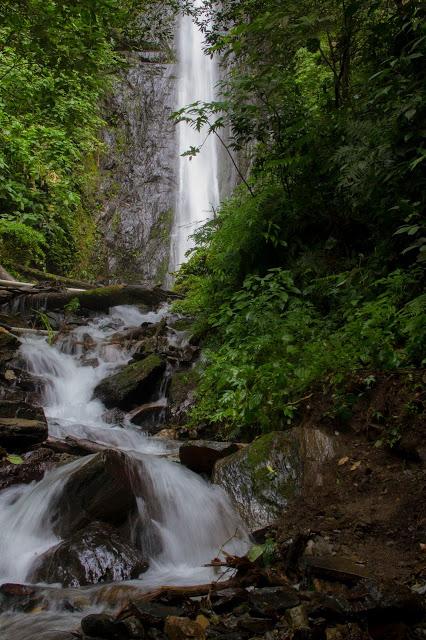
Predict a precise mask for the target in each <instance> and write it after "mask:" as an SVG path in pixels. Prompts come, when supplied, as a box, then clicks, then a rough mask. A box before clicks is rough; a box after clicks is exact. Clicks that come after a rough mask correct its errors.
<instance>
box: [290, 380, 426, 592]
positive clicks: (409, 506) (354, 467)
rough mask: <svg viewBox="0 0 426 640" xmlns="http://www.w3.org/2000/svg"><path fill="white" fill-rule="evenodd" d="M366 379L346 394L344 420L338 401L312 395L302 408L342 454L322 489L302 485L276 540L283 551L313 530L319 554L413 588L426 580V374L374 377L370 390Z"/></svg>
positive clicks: (329, 465)
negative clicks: (340, 558) (339, 558)
mask: <svg viewBox="0 0 426 640" xmlns="http://www.w3.org/2000/svg"><path fill="white" fill-rule="evenodd" d="M367 375H372V374H370V373H369V374H363V375H362V376H357V377H356V378H355V377H354V378H353V379H352V381H351V383H350V385H349V386H348V387H347V389H346V391H345V393H346V403H347V404H350V408H351V411H350V415H347V416H346V420H345V421H343V420H342V418H341V417H340V415H336V410H335V407H336V397H335V396H334V397H331V395H328V396H327V395H326V396H322V397H319V396H318V397H312V398H311V399H310V404H309V405H308V406H305V407H304V410H303V412H302V422H303V424H305V425H311V426H319V425H320V426H321V427H322V428H325V429H327V431H329V432H330V433H332V434H334V437H335V442H336V450H337V455H336V457H335V459H334V460H332V461H331V462H329V463H327V464H326V465H325V467H324V469H323V478H324V482H323V485H322V486H320V487H312V486H309V487H305V488H304V490H303V492H302V495H300V496H298V497H296V498H295V499H293V500H292V502H291V503H290V504H289V508H288V511H286V514H285V517H284V518H283V520H282V522H281V523H280V525H279V528H278V532H277V534H278V539H279V541H280V542H281V544H282V545H283V548H284V547H285V544H286V541H288V539H290V538H294V537H295V536H296V535H297V534H298V533H299V534H300V533H303V534H304V533H308V532H309V531H311V532H313V533H315V534H317V536H314V537H313V539H314V544H317V545H319V548H320V553H321V546H322V548H324V549H325V550H326V552H327V551H328V552H329V553H331V554H332V555H334V554H336V555H337V556H343V557H345V558H349V559H351V560H353V561H354V562H355V563H357V564H359V566H360V567H363V568H365V570H366V572H367V573H369V574H370V575H371V576H372V577H378V578H385V579H393V580H397V581H399V582H405V583H408V584H410V585H413V584H416V582H417V581H418V580H420V582H423V580H424V579H425V578H426V501H425V487H426V473H425V462H426V453H425V445H426V438H425V435H426V418H425V406H426V393H425V380H426V376H425V372H424V371H417V372H409V373H407V372H401V373H398V374H377V373H376V374H375V382H374V384H371V380H369V381H368V384H367V388H366V383H365V379H366V378H367ZM368 387H369V388H368ZM354 397H355V401H354ZM338 400H340V401H342V402H344V401H345V394H343V396H342V397H341V398H340V397H339V398H338ZM331 407H334V408H333V409H331ZM315 540H317V541H318V542H317V543H315ZM423 545H424V546H423ZM316 553H317V552H315V554H316ZM422 578H423V580H422Z"/></svg>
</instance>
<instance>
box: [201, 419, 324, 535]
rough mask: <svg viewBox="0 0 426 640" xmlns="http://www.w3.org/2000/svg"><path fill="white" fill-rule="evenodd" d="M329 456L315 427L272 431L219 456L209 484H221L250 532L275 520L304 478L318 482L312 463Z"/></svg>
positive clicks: (304, 481)
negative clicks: (243, 446)
mask: <svg viewBox="0 0 426 640" xmlns="http://www.w3.org/2000/svg"><path fill="white" fill-rule="evenodd" d="M333 455H334V449H333V446H332V444H331V440H330V438H329V437H328V436H327V435H326V434H324V433H323V432H322V431H320V430H318V429H304V428H301V427H295V428H293V429H290V430H289V431H273V432H272V433H268V434H266V435H264V436H261V437H260V438H257V440H255V441H254V442H252V443H251V444H250V445H248V446H247V447H245V448H243V449H241V450H240V451H238V452H237V453H234V454H233V455H231V456H228V457H226V458H223V459H222V460H219V461H218V462H217V463H216V465H215V469H214V473H213V482H215V483H216V484H219V485H220V486H221V487H223V489H224V490H225V491H226V492H227V493H228V495H229V496H230V497H231V499H232V500H233V501H234V503H235V505H236V506H237V508H238V510H239V512H240V514H241V516H242V517H243V519H244V520H245V521H246V523H247V524H248V526H249V528H250V529H252V530H254V529H258V528H261V527H264V526H266V525H268V524H271V523H272V522H274V521H275V520H276V519H277V518H279V517H280V516H281V515H282V514H283V513H284V512H285V509H286V507H287V504H288V502H289V500H290V499H291V498H292V497H293V496H295V495H297V494H298V493H300V491H301V490H302V487H303V486H304V485H305V484H306V481H307V479H308V478H309V481H312V482H314V483H316V482H318V481H319V479H320V476H319V475H318V474H319V471H318V464H320V465H321V464H322V462H324V461H325V460H327V459H329V458H330V457H331V456H333Z"/></svg>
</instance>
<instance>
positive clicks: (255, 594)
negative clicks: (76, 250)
mask: <svg viewBox="0 0 426 640" xmlns="http://www.w3.org/2000/svg"><path fill="white" fill-rule="evenodd" d="M75 296H77V297H78V299H79V304H78V305H74V308H73V310H72V311H71V310H70V309H68V311H66V312H64V304H67V302H68V303H69V302H70V300H72V299H74V298H75ZM169 302H170V295H169V294H168V293H167V292H164V291H162V290H160V289H153V290H147V289H143V288H142V287H139V288H138V287H128V288H126V287H109V288H104V289H103V290H102V289H99V290H95V291H92V292H91V291H84V292H80V293H78V292H77V293H76V291H73V292H71V293H69V292H67V291H66V290H65V289H63V288H59V289H57V290H53V291H52V290H46V291H43V290H37V291H28V289H22V288H21V289H19V290H18V293H17V291H16V290H15V291H12V293H10V290H9V292H8V293H7V294H6V293H5V294H4V295H3V308H2V315H1V324H2V327H1V328H0V347H1V349H0V447H1V449H0V584H1V586H0V639H1V640H27V639H30V638H31V640H71V639H72V638H84V639H87V640H90V639H92V640H94V639H96V638H97V639H98V640H127V639H135V640H136V639H142V638H147V639H152V640H162V639H163V638H168V639H169V640H184V639H186V638H194V639H198V640H204V639H205V638H212V639H214V638H217V639H218V640H239V639H242V640H245V639H247V640H249V639H254V638H265V639H266V640H273V639H275V638H277V639H282V640H284V639H289V640H290V639H293V640H299V639H300V640H302V639H307V640H311V639H312V640H316V639H318V640H343V639H352V640H364V639H369V638H373V639H377V640H379V639H383V640H385V639H386V640H387V639H392V638H394V639H395V640H399V639H403V638H424V637H426V622H425V606H424V596H425V593H426V581H425V566H424V561H423V558H424V552H425V549H426V545H425V544H423V542H426V539H425V538H424V537H422V536H423V535H424V524H425V515H424V505H423V504H422V502H421V501H422V496H424V494H422V491H423V489H424V449H423V448H422V447H423V440H422V438H421V437H420V435H421V434H422V433H423V431H422V429H423V427H424V424H423V426H422V425H421V423H420V422H419V423H418V425H417V427H416V429H417V431H416V433H417V434H418V435H419V438H418V441H417V442H415V443H414V444H411V449H410V447H408V448H406V450H405V453H404V452H402V453H401V455H399V456H395V455H392V456H390V455H389V454H388V453H387V452H386V451H383V450H379V449H376V448H374V447H371V445H369V443H368V438H366V437H365V434H364V432H362V430H360V431H359V432H358V433H356V434H353V433H352V434H350V435H349V434H348V433H344V432H343V433H341V432H339V431H336V428H335V425H330V424H329V423H327V421H325V422H324V421H321V420H318V419H314V418H313V416H312V411H311V413H310V414H309V411H308V412H307V414H306V419H305V420H302V421H301V422H300V424H298V425H297V426H294V427H292V428H290V429H289V430H287V431H276V432H272V433H270V434H266V435H264V436H261V437H260V438H258V439H256V440H255V441H254V442H252V443H248V442H246V443H239V442H218V441H212V440H211V436H212V434H211V433H208V432H206V431H205V430H203V428H202V427H200V428H199V429H194V428H193V427H191V428H188V427H187V426H186V414H187V411H188V408H189V407H190V406H191V403H192V402H193V394H194V385H195V379H196V372H195V369H194V365H195V364H196V362H197V359H198V357H199V347H198V345H197V341H196V340H195V339H194V338H193V336H192V335H191V328H190V324H191V323H190V322H189V321H188V319H184V318H180V317H178V316H176V315H175V314H173V313H172V312H171V311H170V305H169ZM131 303H133V306H131ZM34 309H37V312H35V311H34ZM40 310H42V312H43V314H44V316H43V317H44V318H47V319H48V322H49V330H46V329H45V326H46V324H44V331H43V330H40V327H41V325H40ZM407 451H411V454H409V453H407ZM398 496H399V497H398ZM401 496H402V498H401ZM404 499H406V500H405V502H404ZM416 500H418V508H413V503H414V504H416ZM398 501H399V502H398ZM392 542H393V544H389V543H392Z"/></svg>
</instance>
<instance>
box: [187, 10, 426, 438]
mask: <svg viewBox="0 0 426 640" xmlns="http://www.w3.org/2000/svg"><path fill="white" fill-rule="evenodd" d="M213 5H214V3H210V2H207V3H206V4H205V7H204V10H203V11H200V12H199V13H198V19H199V21H200V22H201V23H202V24H203V26H204V28H205V30H206V34H207V41H208V45H209V47H210V50H211V51H218V52H220V53H221V54H222V55H223V56H224V57H225V58H229V59H230V60H231V61H232V64H230V65H229V71H228V73H227V76H226V78H225V79H224V81H223V83H222V87H221V90H222V96H221V97H220V99H218V100H217V101H216V102H214V103H209V104H204V103H196V104H193V105H189V106H188V107H187V108H186V109H183V110H182V111H180V112H179V113H177V114H176V118H177V119H178V120H184V121H186V122H188V123H189V124H190V125H191V126H193V127H196V128H200V127H201V126H203V125H207V126H208V127H209V130H210V133H211V134H212V135H218V136H220V137H221V139H222V141H223V142H224V144H226V145H227V148H228V150H229V151H230V152H231V153H232V154H233V157H234V160H235V162H236V163H237V164H238V162H239V159H240V158H242V157H243V156H244V154H246V153H247V149H249V150H250V151H251V155H252V157H251V171H250V174H249V176H248V177H245V178H246V182H245V183H244V182H243V183H242V184H241V185H240V186H239V187H238V189H237V190H236V192H235V194H234V195H233V197H232V198H231V199H230V200H228V201H227V202H224V203H223V204H222V206H221V209H220V211H219V212H218V214H217V216H216V217H215V219H214V220H213V221H211V222H209V223H207V224H206V225H204V226H203V227H202V228H201V229H199V230H198V232H197V233H196V234H195V236H194V237H195V240H196V247H195V249H194V250H193V251H192V252H191V253H190V255H189V261H188V263H187V264H186V265H185V266H184V267H183V268H182V269H181V271H180V273H179V276H178V280H177V288H178V290H179V291H180V292H182V293H184V294H185V299H184V300H183V301H181V302H179V303H178V305H177V306H178V308H180V309H181V310H183V311H186V312H188V313H190V314H191V315H196V316H197V317H198V331H199V333H200V334H201V335H204V339H205V348H206V351H205V359H204V364H203V372H202V377H201V382H200V386H199V389H198V401H197V404H196V407H195V409H194V411H193V415H192V419H193V420H194V422H210V423H212V424H217V425H219V426H220V427H222V429H223V430H224V431H225V432H226V433H228V434H230V433H232V434H236V433H238V432H239V431H241V430H243V431H244V430H246V431H248V432H250V433H251V434H253V433H258V432H261V431H270V430H273V429H277V428H283V427H286V426H287V425H288V424H290V423H291V422H292V420H294V417H295V415H296V414H297V410H298V407H299V406H300V404H301V402H302V401H303V399H304V398H305V396H307V395H308V394H309V393H310V391H311V390H312V388H314V387H317V386H318V385H319V384H322V385H326V384H327V385H328V384H331V385H332V386H333V387H334V389H335V390H338V389H339V387H340V386H342V385H343V384H344V382H345V380H346V379H347V377H348V376H349V375H350V373H351V372H354V371H356V370H366V376H368V375H369V373H371V371H374V370H375V369H380V370H383V369H396V368H401V367H404V368H411V367H421V366H424V364H425V362H426V359H425V356H426V313H425V312H426V295H425V294H424V264H425V260H426V225H425V221H424V204H425V172H424V169H425V160H426V147H425V106H424V105H425V97H426V96H425V93H426V92H425V65H424V55H425V50H426V33H425V31H426V30H425V21H424V13H425V12H424V7H422V4H421V3H420V2H417V1H415V0H411V1H410V0H409V1H407V2H398V1H395V2H386V1H384V0H373V1H368V2H367V1H365V0H348V1H343V2H342V1H338V0H324V1H323V2H320V3H313V2H309V1H303V0H302V1H298V2H293V1H291V0H285V1H284V2H283V1H282V0H280V1H278V0H264V1H262V2H253V1H251V0H239V1H237V2H230V1H229V2H226V1H225V2H224V3H222V5H221V7H222V8H221V10H220V11H219V13H217V12H215V11H214V10H213ZM208 20H210V23H209V21H208ZM228 130H229V131H230V132H231V133H230V136H229V139H227V137H226V135H225V131H228ZM197 152H198V150H197V149H191V150H189V152H188V153H189V154H196V153H197ZM338 395H339V394H338V393H336V397H338Z"/></svg>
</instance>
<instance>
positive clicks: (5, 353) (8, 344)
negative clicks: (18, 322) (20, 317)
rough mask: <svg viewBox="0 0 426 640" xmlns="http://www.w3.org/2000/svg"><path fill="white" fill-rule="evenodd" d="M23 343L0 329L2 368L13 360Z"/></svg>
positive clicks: (0, 364)
mask: <svg viewBox="0 0 426 640" xmlns="http://www.w3.org/2000/svg"><path fill="white" fill-rule="evenodd" d="M20 346H21V343H20V342H19V340H18V338H17V337H16V336H14V335H13V334H12V333H10V332H9V331H7V330H6V329H4V328H3V327H0V366H4V365H5V364H6V363H7V362H9V361H10V360H12V358H13V357H14V356H15V354H16V352H17V351H18V349H19V347H20Z"/></svg>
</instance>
